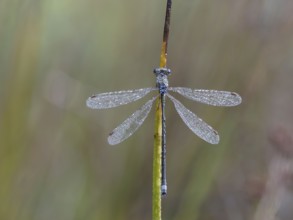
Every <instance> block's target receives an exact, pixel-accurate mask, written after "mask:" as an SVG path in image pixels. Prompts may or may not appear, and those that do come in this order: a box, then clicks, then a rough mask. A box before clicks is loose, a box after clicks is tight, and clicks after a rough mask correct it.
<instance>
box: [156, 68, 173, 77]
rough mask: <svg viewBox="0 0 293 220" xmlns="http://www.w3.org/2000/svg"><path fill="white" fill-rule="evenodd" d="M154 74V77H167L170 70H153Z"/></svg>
mask: <svg viewBox="0 0 293 220" xmlns="http://www.w3.org/2000/svg"><path fill="white" fill-rule="evenodd" d="M154 74H155V75H156V76H158V75H165V76H168V75H170V74H171V70H170V69H167V68H155V69H154Z"/></svg>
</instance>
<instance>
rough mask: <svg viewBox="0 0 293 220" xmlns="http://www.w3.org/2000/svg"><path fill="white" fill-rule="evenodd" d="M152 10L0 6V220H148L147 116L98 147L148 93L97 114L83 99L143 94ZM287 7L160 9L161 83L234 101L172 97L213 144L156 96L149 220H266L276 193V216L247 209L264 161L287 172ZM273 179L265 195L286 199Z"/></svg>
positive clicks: (27, 0)
mask: <svg viewBox="0 0 293 220" xmlns="http://www.w3.org/2000/svg"><path fill="white" fill-rule="evenodd" d="M165 4H166V2H165V1H155V0H148V1H137V0H123V1H114V0H96V1H93V0H85V1H77V0H39V1H37V0H0V219H1V220H53V219H54V220H94V219H95V220H124V219H125V220H126V219H127V220H129V219H139V220H144V219H151V207H152V204H151V201H152V200H151V199H152V198H151V196H152V193H151V192H152V189H151V186H152V153H153V134H154V109H153V110H152V112H151V113H150V115H149V117H148V118H147V120H146V121H145V123H144V124H143V125H142V127H141V128H140V129H139V130H138V131H137V133H135V134H134V135H133V136H132V137H130V138H129V139H127V140H126V141H125V142H123V143H121V144H119V145H118V146H109V145H108V143H107V136H108V133H109V132H110V131H111V130H112V129H113V128H115V127H116V126H117V125H118V124H119V123H121V122H122V121H123V120H124V119H125V118H126V117H128V116H129V115H130V114H131V113H132V112H134V111H135V110H136V109H137V108H139V107H140V106H141V105H143V103H144V102H146V101H147V100H148V99H149V98H150V97H151V95H148V96H147V97H146V98H144V99H142V100H139V101H137V102H135V103H132V104H129V105H127V106H121V107H118V108H115V109H109V110H92V109H88V108H86V106H85V101H86V99H87V97H89V96H90V95H92V94H94V93H101V92H108V91H116V90H126V89H135V88H144V87H151V86H154V85H155V77H154V75H153V73H152V70H153V68H155V67H158V65H159V56H160V47H161V40H162V33H163V20H164V16H165ZM292 10H293V2H292V1H287V0H278V1H271V0H222V1H218V0H193V1H191V0H180V1H175V0H174V1H173V7H172V15H171V32H170V39H169V48H168V67H169V68H171V69H172V75H171V76H170V77H169V83H170V86H184V87H191V88H203V89H217V90H227V91H234V92H237V93H239V94H240V95H241V96H242V98H243V103H242V104H241V105H240V106H237V107H233V108H223V107H213V106H207V105H203V104H199V103H194V102H192V101H190V100H189V101H188V100H186V99H185V98H183V97H179V96H178V95H177V96H176V97H177V98H178V99H180V101H182V103H183V104H184V105H185V106H186V107H187V108H189V109H190V110H192V111H193V112H195V113H196V114H197V115H198V116H199V117H201V118H203V119H204V120H205V121H206V122H207V123H208V124H210V125H211V126H212V127H213V128H215V129H216V130H217V131H218V132H219V134H220V136H221V141H220V144H219V145H217V146H213V145H209V144H207V143H205V142H204V141H202V140H201V139H199V138H198V137H197V136H195V135H194V134H193V133H192V132H191V131H190V130H189V129H188V128H187V127H186V125H184V123H183V122H182V120H181V119H180V117H179V116H178V114H177V113H176V111H175V109H174V107H173V105H172V103H171V102H170V101H168V100H167V104H166V105H167V113H166V114H167V165H168V166H167V175H168V184H169V185H168V196H167V197H166V198H164V199H163V219H169V220H171V219H172V220H182V219H184V220H189V219H190V220H196V219H201V220H214V219H215V220H230V219H231V220H238V219H239V220H242V219H245V220H247V219H257V220H260V219H265V220H268V219H269V218H267V217H256V216H258V214H257V213H265V212H263V211H262V209H263V210H271V211H272V213H273V215H274V214H276V213H277V214H278V215H279V216H281V215H282V214H283V213H285V214H286V212H285V211H286V210H287V211H288V209H289V210H290V209H292V207H291V208H290V204H291V206H292V203H290V202H286V201H287V200H286V199H284V198H283V197H282V196H280V197H278V196H273V197H271V200H270V199H268V200H267V201H268V202H270V201H271V202H272V203H274V201H275V199H277V201H278V202H279V203H281V204H282V205H281V208H283V209H285V208H286V207H287V206H289V208H287V209H286V210H285V211H282V210H283V209H281V208H280V207H279V206H278V207H275V208H272V207H271V206H269V205H270V204H263V203H262V202H261V201H262V199H263V198H266V197H265V196H267V193H268V191H270V189H268V188H266V185H268V184H267V183H268V182H269V181H270V178H271V175H272V174H271V173H272V172H273V174H274V171H272V166H273V167H274V164H272V163H273V161H275V160H280V161H281V162H280V163H281V164H282V163H283V162H284V161H285V163H286V162H288V163H289V164H290V160H289V159H290V156H291V154H292V149H291V148H292V143H293V142H290V140H291V141H292V128H293V125H292V124H293V123H292V122H293V118H292V112H293V103H292V96H293V89H292V83H293V62H292V57H293V28H292V27H293V14H292ZM273 146H274V147H273ZM290 147H291V148H290ZM276 149H277V150H276ZM284 152H285V155H286V156H284ZM288 158H289V159H288ZM282 166H283V165H281V167H279V168H280V169H281V170H282V169H287V168H283V167H282ZM284 166H285V165H284ZM290 166H291V165H290ZM277 173H279V172H277ZM288 173H289V174H292V173H290V169H289V171H288ZM286 174H287V173H286ZM289 177H290V175H289ZM289 177H288V178H289ZM291 177H292V176H291ZM291 177H290V178H291ZM290 178H289V179H290ZM273 179H274V178H273ZM282 180H283V179H282V178H281V177H280V181H279V182H280V183H279V182H278V184H279V185H278V184H276V185H274V187H273V190H274V189H276V190H277V189H279V188H278V187H281V189H286V190H288V192H287V191H286V192H287V193H285V194H286V195H287V197H288V196H289V197H288V198H289V199H290V198H291V199H292V198H293V196H291V197H290V193H291V190H290V189H292V188H290V186H291V185H290V184H289V183H290V181H289V183H287V182H286V184H287V185H288V184H289V186H287V185H286V184H285V186H284V184H283V182H282ZM286 180H287V179H286ZM277 195H279V194H277ZM282 195H283V194H282ZM287 197H286V198H287ZM288 198H287V199H288ZM288 201H291V200H288ZM267 207H269V208H267ZM284 207H285V208H284ZM260 215H261V214H260ZM288 215H290V213H289V214H288V213H287V216H288ZM282 216H283V217H282V218H281V217H280V219H292V215H291V217H290V216H289V217H287V218H286V216H285V217H284V215H282Z"/></svg>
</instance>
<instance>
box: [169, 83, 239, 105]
mask: <svg viewBox="0 0 293 220" xmlns="http://www.w3.org/2000/svg"><path fill="white" fill-rule="evenodd" d="M169 90H171V91H173V92H177V93H179V94H180V95H183V96H184V97H186V98H188V99H191V100H194V101H198V102H201V103H204V104H208V105H214V106H235V105H239V104H240V103H241V101H242V99H241V96H240V95H238V94H237V93H235V92H227V91H217V90H204V89H194V90H193V89H190V88H184V87H172V88H169Z"/></svg>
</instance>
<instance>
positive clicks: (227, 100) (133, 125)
mask: <svg viewBox="0 0 293 220" xmlns="http://www.w3.org/2000/svg"><path fill="white" fill-rule="evenodd" d="M170 73H171V70H170V69H167V68H156V69H154V74H155V75H156V88H142V89H135V90H126V91H117V92H108V93H100V94H96V95H93V96H91V97H89V98H88V100H87V102H86V104H87V106H88V107H89V108H92V109H107V108H114V107H117V106H120V105H125V104H128V103H130V102H134V101H136V100H138V99H141V98H142V97H144V96H146V95H147V94H148V93H150V92H151V91H155V90H158V91H159V94H158V95H157V96H154V97H153V98H152V99H150V100H149V101H147V102H146V103H145V104H144V105H143V106H142V107H141V108H140V109H138V110H137V111H135V112H134V113H133V114H132V115H131V116H130V117H128V118H127V119H126V120H125V121H124V122H122V123H121V124H120V125H119V126H118V127H116V128H115V129H114V130H113V131H112V132H111V133H110V135H109V137H108V142H109V144H111V145H115V144H119V143H121V142H122V141H124V140H125V139H127V138H128V137H130V136H131V135H132V134H133V133H134V132H135V131H136V130H137V129H138V128H139V127H140V126H141V125H142V123H143V122H144V120H145V119H146V117H147V116H148V114H149V112H150V110H151V108H152V105H153V102H154V101H155V100H156V98H157V97H159V96H160V98H161V99H160V100H161V109H162V184H161V193H162V194H163V195H165V194H166V193H167V181H166V123H165V121H166V117H165V97H166V96H167V97H168V98H170V100H171V101H172V102H173V104H174V106H175V109H176V110H177V112H178V114H179V115H180V117H181V118H182V120H183V121H184V123H185V124H186V125H187V126H188V127H189V128H190V130H191V131H193V132H194V133H195V134H196V135H197V136H198V137H200V138H201V139H203V140H205V141H206V142H208V143H211V144H218V143H219V140H220V138H219V135H218V133H217V131H215V130H214V129H213V128H212V127H211V126H209V125H208V124H207V123H205V122H204V121H203V120H202V119H201V118H199V117H197V116H196V115H195V114H194V113H193V112H191V111H190V110H188V109H187V108H186V107H185V106H184V105H183V104H182V103H181V102H179V101H178V100H177V99H175V98H174V97H173V96H172V95H170V94H169V91H171V92H177V93H179V94H180V95H182V96H184V97H186V98H188V99H191V100H193V101H197V102H200V103H204V104H208V105H213V106H236V105H239V104H240V103H241V97H240V96H239V95H238V94H237V93H235V92H227V91H217V90H203V89H194V90H193V89H190V88H185V87H168V75H170Z"/></svg>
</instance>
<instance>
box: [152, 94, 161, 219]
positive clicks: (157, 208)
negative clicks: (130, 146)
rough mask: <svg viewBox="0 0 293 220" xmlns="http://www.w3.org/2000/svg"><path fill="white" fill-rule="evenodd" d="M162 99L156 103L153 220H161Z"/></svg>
mask: <svg viewBox="0 0 293 220" xmlns="http://www.w3.org/2000/svg"><path fill="white" fill-rule="evenodd" d="M160 99H161V98H160V97H159V98H158V99H157V102H156V115H155V135H154V137H155V141H154V157H153V220H161V219H162V216H161V209H162V207H161V175H162V174H161V163H162V161H161V155H162V144H161V143H162V109H161V100H160Z"/></svg>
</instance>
